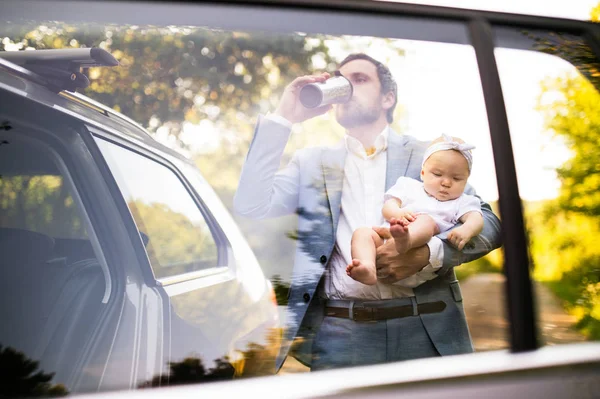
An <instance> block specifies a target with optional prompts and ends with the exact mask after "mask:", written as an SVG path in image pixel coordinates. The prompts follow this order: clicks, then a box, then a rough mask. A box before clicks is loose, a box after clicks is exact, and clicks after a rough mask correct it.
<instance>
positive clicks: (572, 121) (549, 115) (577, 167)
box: [540, 75, 600, 216]
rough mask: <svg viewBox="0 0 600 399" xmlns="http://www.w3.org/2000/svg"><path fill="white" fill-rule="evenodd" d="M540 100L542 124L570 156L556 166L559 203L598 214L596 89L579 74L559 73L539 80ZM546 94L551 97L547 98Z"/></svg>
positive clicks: (599, 100)
mask: <svg viewBox="0 0 600 399" xmlns="http://www.w3.org/2000/svg"><path fill="white" fill-rule="evenodd" d="M543 92H544V94H543V95H542V97H541V99H540V102H541V103H542V105H541V106H540V109H541V111H542V112H543V113H544V115H545V117H546V126H547V127H548V129H550V130H552V131H553V132H554V133H555V134H556V135H557V136H559V137H560V138H561V139H563V140H564V142H565V144H566V145H567V147H568V148H569V149H570V150H571V151H572V152H573V157H572V158H571V159H570V160H569V161H568V162H567V163H565V164H564V165H563V166H562V167H561V168H559V169H558V171H557V172H558V177H559V179H560V180H561V183H562V185H561V193H560V206H561V208H563V209H566V210H571V211H575V212H578V213H583V214H586V215H590V216H598V215H600V161H599V160H600V146H599V145H598V143H600V93H599V92H598V91H597V90H596V89H595V88H594V86H592V84H591V83H590V82H589V81H587V80H586V79H584V78H582V77H581V76H577V75H563V76H560V77H558V78H554V79H548V80H546V81H545V82H544V83H543ZM548 97H550V98H553V99H554V100H553V101H547V100H546V99H547V98H548Z"/></svg>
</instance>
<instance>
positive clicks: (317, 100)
mask: <svg viewBox="0 0 600 399" xmlns="http://www.w3.org/2000/svg"><path fill="white" fill-rule="evenodd" d="M350 98H352V83H350V81H349V80H348V79H346V78H345V77H343V76H342V75H341V74H340V73H339V72H338V71H336V72H335V76H333V77H331V78H329V79H327V80H326V81H325V82H322V83H309V84H307V85H306V86H304V87H303V88H302V89H301V90H300V102H301V103H302V105H304V106H305V107H306V108H317V107H321V106H323V105H328V104H342V103H346V102H348V101H350Z"/></svg>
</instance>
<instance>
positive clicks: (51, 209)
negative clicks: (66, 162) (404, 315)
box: [0, 130, 105, 381]
mask: <svg viewBox="0 0 600 399" xmlns="http://www.w3.org/2000/svg"><path fill="white" fill-rule="evenodd" d="M0 141H1V142H2V145H1V146H0V192H2V197H3V201H2V204H1V205H0V207H1V208H2V212H1V213H0V263H1V264H2V265H3V267H2V270H1V272H0V273H1V276H0V292H1V293H0V307H1V308H2V310H1V312H2V314H3V315H5V316H4V317H5V319H4V322H5V323H6V326H8V328H3V329H2V330H1V333H0V334H1V335H0V345H1V346H2V347H3V348H5V349H7V348H12V349H13V350H15V351H18V352H23V353H24V354H26V356H27V357H28V358H30V359H31V360H34V361H39V364H40V367H41V369H42V370H44V371H45V372H53V373H56V377H57V379H58V380H60V381H68V380H69V378H70V377H71V373H72V372H73V371H74V368H75V365H76V364H77V359H78V357H79V356H80V355H81V353H82V351H83V350H84V349H85V344H86V342H88V340H89V336H90V334H91V333H92V331H93V328H94V322H95V321H97V319H98V315H99V314H100V312H101V311H102V308H103V303H102V297H103V293H104V286H105V280H104V275H103V272H102V269H101V267H100V265H99V263H98V261H97V259H96V257H95V255H94V251H93V249H92V245H91V243H90V240H89V238H87V237H86V234H85V228H84V227H83V226H82V225H81V218H79V209H77V207H76V204H75V203H74V201H73V199H72V197H71V193H70V190H71V187H70V186H69V184H68V180H67V179H66V178H65V177H64V176H62V174H61V171H60V169H59V168H58V167H57V165H56V163H55V162H54V161H53V155H52V154H50V151H48V150H45V149H43V147H41V145H40V144H39V143H36V142H35V141H33V140H29V139H22V138H21V137H19V132H18V131H16V130H11V132H10V134H7V133H2V134H1V135H0ZM23 292H27V293H28V295H22V294H23ZM4 359H5V360H6V358H4ZM2 366H3V367H5V366H6V367H10V366H9V365H4V364H3V365H2Z"/></svg>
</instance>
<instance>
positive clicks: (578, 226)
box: [496, 28, 600, 345]
mask: <svg viewBox="0 0 600 399" xmlns="http://www.w3.org/2000/svg"><path fill="white" fill-rule="evenodd" d="M509 31H510V32H511V33H512V34H513V35H521V37H522V38H523V41H524V42H528V43H529V46H530V47H529V48H530V49H531V50H536V52H533V51H526V50H525V49H522V50H516V49H506V48H499V49H497V50H496V59H497V61H498V66H499V71H500V78H501V82H502V91H503V94H504V98H505V101H506V109H507V114H508V118H509V124H510V132H511V140H512V145H513V150H514V153H515V161H516V171H517V177H518V180H519V192H520V195H521V199H522V204H523V211H524V216H525V221H526V228H527V233H528V235H529V240H530V247H529V250H530V256H531V267H532V277H533V282H534V292H535V297H536V304H537V312H538V315H537V317H538V319H539V331H538V334H539V336H540V341H541V344H543V345H556V344H563V343H569V342H581V341H586V340H599V339H600V314H599V313H598V312H599V308H598V301H599V299H600V291H599V290H598V287H599V286H598V284H599V277H600V274H599V273H598V270H599V267H600V252H599V251H598V249H597V245H595V243H594V237H595V236H596V234H597V233H598V227H597V226H598V223H597V218H598V210H599V208H598V188H599V185H598V182H599V180H598V167H597V166H598V159H599V157H600V140H599V137H598V126H599V125H600V119H599V115H600V79H599V76H600V75H599V74H600V64H599V63H598V61H597V58H596V57H595V56H594V53H593V51H592V49H591V48H590V47H588V45H587V44H586V43H585V42H584V41H583V40H582V38H581V37H579V36H576V35H572V34H567V33H563V32H547V31H535V30H518V29H507V28H502V29H500V30H499V34H500V35H506V33H508V32H509ZM516 60H519V61H518V62H517V61H516Z"/></svg>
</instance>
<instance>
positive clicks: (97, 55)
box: [0, 47, 119, 92]
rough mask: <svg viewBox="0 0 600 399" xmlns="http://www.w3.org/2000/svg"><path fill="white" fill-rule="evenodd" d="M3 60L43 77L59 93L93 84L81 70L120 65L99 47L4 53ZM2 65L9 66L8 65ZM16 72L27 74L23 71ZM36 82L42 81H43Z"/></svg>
mask: <svg viewBox="0 0 600 399" xmlns="http://www.w3.org/2000/svg"><path fill="white" fill-rule="evenodd" d="M0 58H3V59H4V60H6V61H9V62H11V63H13V64H16V65H17V66H20V67H22V68H24V69H26V70H28V71H31V72H33V73H35V74H36V75H38V76H40V77H42V78H43V80H44V83H43V84H44V85H45V86H47V87H48V88H49V89H51V90H54V91H56V92H59V91H63V90H68V91H72V92H74V91H76V90H77V89H84V88H86V87H88V86H89V84H90V81H89V79H88V78H87V76H85V75H84V74H83V73H81V71H80V69H81V68H89V67H100V66H110V67H112V66H117V65H119V62H118V61H117V60H116V59H115V57H113V56H112V55H111V54H110V53H109V52H108V51H106V50H103V49H101V48H97V47H92V48H69V49H56V50H25V51H0ZM1 65H2V66H4V67H7V66H8V65H6V64H5V63H2V64H1ZM12 69H13V70H15V72H18V73H20V74H21V75H23V73H22V72H23V71H22V70H21V69H20V68H12ZM28 75H29V74H28ZM25 77H31V75H29V76H25ZM36 80H37V81H38V82H39V79H36Z"/></svg>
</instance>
